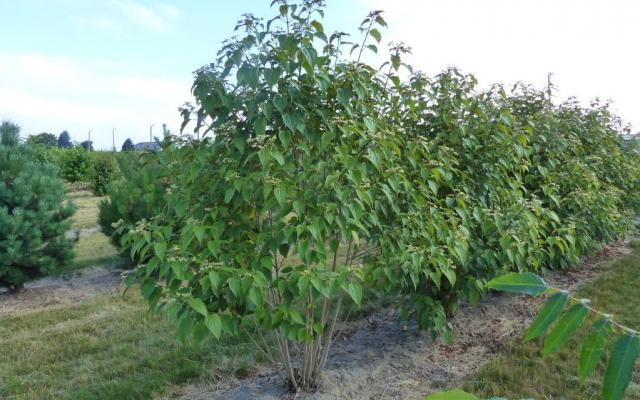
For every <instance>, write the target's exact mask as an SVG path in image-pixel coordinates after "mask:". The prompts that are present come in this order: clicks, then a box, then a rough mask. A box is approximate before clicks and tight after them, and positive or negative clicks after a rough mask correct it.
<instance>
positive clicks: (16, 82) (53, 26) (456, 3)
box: [0, 0, 640, 148]
mask: <svg viewBox="0 0 640 400" xmlns="http://www.w3.org/2000/svg"><path fill="white" fill-rule="evenodd" d="M269 2H270V1H269V0H242V1H235V2H228V1H196V0H191V1H177V0H166V1H163V2H159V1H152V0H105V1H102V0H86V1H80V0H51V1H43V0H23V1H19V2H17V1H13V0H0V15H2V16H3V23H2V24H1V25H0V119H6V118H10V119H12V120H15V121H16V122H18V123H19V124H20V125H22V127H23V133H24V134H29V133H38V132H43V131H46V132H53V133H55V134H58V133H59V132H60V131H62V130H63V129H68V130H69V131H70V132H71V133H72V136H73V138H74V139H75V140H78V141H80V140H84V139H85V138H86V134H87V131H88V130H89V129H92V130H93V138H94V140H95V141H96V144H97V147H99V148H110V147H111V129H112V128H116V129H117V131H116V132H117V133H116V136H117V138H116V146H117V147H118V148H119V147H120V145H121V143H122V141H123V140H124V139H125V138H126V137H131V138H133V139H134V141H136V142H137V141H144V140H148V132H149V125H150V124H152V123H153V124H155V126H156V128H155V129H156V131H155V133H156V134H157V133H159V132H160V126H161V124H162V123H163V122H166V123H168V125H169V127H170V128H171V129H173V130H177V128H178V126H179V121H180V117H179V114H178V111H177V107H178V106H179V105H180V104H182V103H183V102H184V101H185V100H187V99H188V98H189V89H190V86H191V78H192V76H191V72H192V71H193V70H195V69H196V68H198V67H199V66H201V65H203V64H205V63H207V62H209V61H211V60H212V59H213V57H214V55H215V52H216V50H217V49H218V48H219V47H220V42H221V41H222V40H223V39H224V38H226V37H228V36H230V35H231V34H232V31H233V26H234V22H235V21H236V19H237V18H238V17H239V16H240V14H241V13H243V12H247V11H252V12H254V13H255V14H257V15H261V16H269V15H271V14H272V11H269V8H268V3H269ZM327 3H328V8H327V21H326V23H325V26H329V27H331V28H333V29H340V30H347V31H351V32H353V31H354V28H355V27H356V26H357V25H358V24H359V22H360V20H361V19H362V16H363V15H364V14H365V13H366V12H367V11H369V10H372V9H382V10H384V11H385V18H386V20H387V22H388V23H389V29H388V31H387V32H383V36H384V38H383V40H384V42H388V41H390V40H393V41H404V42H406V43H407V44H409V45H410V46H411V47H412V48H413V56H412V57H411V59H410V62H411V64H412V65H414V67H416V68H418V69H421V70H423V71H425V72H427V73H428V74H436V73H438V72H439V71H441V70H443V69H444V68H446V67H447V66H457V67H459V68H461V69H462V70H463V71H464V72H470V73H473V74H475V75H476V77H477V78H478V79H479V80H480V84H481V85H483V86H488V85H489V84H491V83H495V82H501V83H513V82H515V81H518V80H522V81H525V82H527V83H533V84H535V85H536V86H538V87H543V86H544V85H545V84H546V79H547V73H549V72H552V73H553V74H554V76H553V82H554V84H555V85H556V86H557V88H558V89H559V90H558V93H557V94H558V97H561V98H566V97H568V96H578V97H579V98H581V99H583V100H586V101H588V100H589V99H591V98H594V97H600V98H602V99H612V100H613V101H614V109H615V110H616V111H617V112H618V113H619V114H620V116H621V117H622V118H623V119H624V120H625V121H628V122H630V123H632V124H633V126H634V131H637V130H638V129H640V110H639V108H638V100H637V98H638V93H640V76H639V75H638V73H639V72H640V57H639V56H638V53H639V51H640V45H639V43H638V42H639V39H640V32H639V30H640V1H635V0H608V1H605V0H581V1H578V0H555V1H551V0H509V1H507V0H328V1H327Z"/></svg>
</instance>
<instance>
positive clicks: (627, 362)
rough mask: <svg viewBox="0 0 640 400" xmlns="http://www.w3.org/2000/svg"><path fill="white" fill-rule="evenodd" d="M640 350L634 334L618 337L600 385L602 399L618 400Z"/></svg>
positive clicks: (624, 388) (626, 384)
mask: <svg viewBox="0 0 640 400" xmlns="http://www.w3.org/2000/svg"><path fill="white" fill-rule="evenodd" d="M638 352H640V340H639V339H638V337H637V336H635V335H633V336H632V335H625V336H623V337H621V338H620V339H618V341H617V342H616V344H615V345H614V346H613V351H612V352H611V356H610V357H609V363H608V364H607V371H606V372H605V375H604V384H603V386H602V399H603V400H620V399H622V396H623V395H624V391H625V390H626V389H627V386H628V385H629V382H630V381H631V374H632V372H633V366H634V364H635V362H636V359H637V358H638Z"/></svg>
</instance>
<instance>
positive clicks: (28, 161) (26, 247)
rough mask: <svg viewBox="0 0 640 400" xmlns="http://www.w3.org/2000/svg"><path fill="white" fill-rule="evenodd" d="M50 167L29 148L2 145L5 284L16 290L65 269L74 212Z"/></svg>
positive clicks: (0, 274) (0, 251) (1, 276)
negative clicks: (40, 277)
mask: <svg viewBox="0 0 640 400" xmlns="http://www.w3.org/2000/svg"><path fill="white" fill-rule="evenodd" d="M64 198H65V188H64V184H63V182H62V180H61V179H59V178H58V177H57V176H56V172H55V168H54V167H53V166H52V165H51V164H47V163H41V162H39V161H37V159H36V157H35V154H34V152H33V151H32V149H30V148H29V147H27V146H25V145H12V146H6V145H0V284H2V285H7V286H9V287H12V288H19V287H21V286H22V285H23V284H24V282H26V281H28V280H30V279H33V278H36V277H38V276H42V275H45V274H48V273H51V272H54V271H57V270H60V269H62V268H63V267H64V266H65V264H67V263H68V262H69V261H71V259H72V258H73V243H72V242H71V241H69V240H67V239H66V238H65V233H66V232H67V230H68V229H69V227H70V225H71V220H70V217H71V216H72V215H73V212H74V207H73V206H72V205H71V204H69V203H65V200H64Z"/></svg>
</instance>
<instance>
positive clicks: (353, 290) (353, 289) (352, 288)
mask: <svg viewBox="0 0 640 400" xmlns="http://www.w3.org/2000/svg"><path fill="white" fill-rule="evenodd" d="M345 291H346V292H347V293H349V296H351V299H352V300H353V302H354V303H356V304H357V305H360V303H361V302H362V286H360V285H358V284H357V283H353V282H349V284H348V285H347V286H346V288H345Z"/></svg>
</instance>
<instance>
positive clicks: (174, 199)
mask: <svg viewBox="0 0 640 400" xmlns="http://www.w3.org/2000/svg"><path fill="white" fill-rule="evenodd" d="M322 3H323V2H321V1H303V2H301V3H299V4H298V3H295V4H294V3H290V2H287V1H284V0H275V1H273V3H272V6H273V7H274V10H275V15H274V16H273V18H270V19H266V20H265V19H261V18H257V17H254V16H252V15H246V16H244V17H243V18H242V19H241V20H240V21H239V22H238V24H237V27H236V30H237V31H238V32H237V33H238V37H234V38H233V39H230V40H229V41H226V42H225V43H224V45H223V47H222V48H221V49H220V52H219V53H218V57H217V58H216V59H215V60H214V61H213V62H212V63H211V64H209V65H206V66H204V67H202V68H201V69H199V70H198V71H197V72H196V74H195V79H194V84H193V87H192V92H193V95H194V97H195V104H189V105H186V106H185V107H183V108H182V115H183V117H184V124H183V130H184V132H185V133H186V132H187V131H188V130H189V129H190V128H194V132H193V133H194V135H193V136H195V137H193V136H187V135H185V136H184V137H175V136H169V137H167V139H166V140H165V142H164V146H163V150H162V151H161V152H159V153H157V154H148V155H145V156H143V161H142V168H145V167H144V165H145V164H148V165H150V166H154V168H158V167H159V169H157V170H158V171H161V172H160V174H159V175H158V174H153V176H154V177H155V178H156V179H157V181H159V182H162V183H163V185H164V186H163V188H162V190H163V191H162V193H163V195H162V196H160V197H159V200H160V201H161V202H162V204H161V205H158V204H156V203H155V202H154V203H153V210H154V212H153V214H152V215H153V216H152V217H150V218H146V219H141V220H137V221H133V220H132V216H131V215H128V216H123V217H122V218H120V219H121V220H122V222H121V223H120V225H119V227H118V228H117V229H116V231H115V234H116V235H118V236H120V237H121V239H120V241H119V242H120V244H121V245H123V246H124V247H125V248H126V249H127V250H128V252H129V253H130V254H131V255H132V256H133V258H134V260H136V261H137V262H139V264H140V265H139V266H138V267H137V268H136V269H135V270H134V271H133V273H132V274H131V275H130V276H129V282H130V283H134V282H138V283H139V285H140V289H141V291H142V294H143V296H144V297H145V299H146V300H147V302H148V303H149V304H150V306H151V308H152V309H153V310H154V311H157V312H166V314H167V315H168V316H169V318H170V319H171V320H173V321H175V322H176V325H177V333H178V335H179V337H180V338H182V339H184V340H186V339H187V338H188V337H193V338H194V339H196V340H197V341H199V340H204V339H205V338H206V337H207V336H208V335H213V336H215V337H216V338H218V337H225V336H236V335H238V334H240V332H241V331H242V330H244V329H246V328H247V327H252V329H253V331H255V332H257V334H256V336H255V338H254V339H255V342H256V343H258V344H259V343H261V342H262V341H263V337H262V336H261V332H273V333H274V334H275V336H276V338H277V344H278V352H277V354H270V356H273V357H274V358H280V360H281V361H282V363H283V364H284V365H285V368H286V371H287V376H288V384H289V385H290V386H291V387H292V388H293V389H294V390H298V389H309V388H313V387H315V386H316V385H317V383H318V381H319V376H320V372H321V370H322V368H323V367H324V365H325V364H326V362H327V359H328V357H329V349H330V347H331V344H332V342H333V340H334V335H335V327H336V325H337V324H338V322H339V318H340V316H341V315H344V313H343V312H342V310H344V309H345V308H347V309H348V308H351V307H358V306H360V305H361V304H363V303H366V302H368V301H370V299H367V298H365V297H364V293H365V292H367V291H365V290H364V289H365V288H366V287H370V288H373V289H376V291H378V292H382V293H385V294H389V295H393V296H395V297H397V298H398V299H399V301H398V307H399V310H400V315H401V317H402V318H403V319H413V320H415V321H416V322H417V324H418V326H419V327H420V328H422V329H425V330H428V331H430V332H431V333H432V334H433V335H434V336H436V335H439V334H444V335H445V337H449V336H450V333H451V325H450V323H449V322H448V318H449V317H450V316H451V315H452V314H454V313H455V311H456V309H457V307H458V305H459V304H460V302H461V301H463V300H466V299H469V300H472V301H477V300H478V299H479V297H480V295H481V293H482V292H483V290H485V283H486V282H487V281H488V280H490V279H492V278H494V277H495V276H498V275H501V274H503V273H505V272H509V271H517V272H527V271H536V272H538V271H543V270H546V269H551V268H566V267H570V266H573V265H576V264H577V262H578V261H579V260H580V258H581V257H582V256H585V255H588V254H590V253H591V252H593V251H594V250H596V249H597V248H599V246H600V245H601V244H602V243H606V242H610V241H613V240H617V239H619V238H622V237H624V236H625V235H626V234H627V233H628V232H629V230H630V229H631V228H632V226H633V224H632V221H633V216H634V215H635V214H636V213H637V212H638V210H640V196H639V193H640V156H639V155H638V154H637V153H636V152H635V150H634V148H633V146H627V145H626V144H624V143H623V142H622V140H621V137H620V134H621V133H623V132H625V128H624V125H623V123H622V122H621V121H620V120H619V119H618V118H617V117H616V116H615V115H613V114H612V113H611V112H610V111H609V109H608V108H607V105H602V104H599V103H597V102H594V103H593V104H592V105H591V106H589V107H583V106H581V105H580V103H579V102H578V101H577V100H569V101H566V102H563V103H559V104H556V103H552V102H551V101H550V98H549V95H548V92H547V91H539V90H535V89H532V88H531V87H529V86H525V85H518V86H516V87H515V88H514V89H513V90H512V91H507V90H506V89H505V88H503V87H502V86H500V85H496V86H492V87H491V88H489V89H487V90H480V89H479V88H478V87H477V82H476V80H475V78H474V77H473V76H471V75H465V74H462V73H461V72H459V71H458V70H456V69H449V70H446V71H444V72H443V73H441V74H439V75H437V76H435V77H433V78H429V77H426V76H425V75H424V74H422V73H420V72H418V71H414V70H413V69H412V68H411V66H409V65H407V64H406V63H405V62H404V61H403V56H404V55H405V54H406V53H408V52H409V51H410V49H409V48H408V47H406V46H405V45H402V44H400V45H394V46H391V48H389V49H388V50H387V54H386V57H385V58H387V59H388V61H386V62H385V63H383V65H381V66H377V65H376V66H372V65H369V64H368V63H367V62H366V60H367V53H368V52H376V53H377V52H380V53H382V52H383V50H384V47H382V46H381V45H380V41H381V40H382V32H381V31H382V30H383V29H384V28H385V27H386V22H385V20H384V18H383V17H382V13H381V12H380V11H375V12H372V13H370V14H369V15H367V16H366V18H365V19H364V20H363V21H362V23H361V25H360V27H359V29H360V31H361V32H362V38H361V39H358V40H354V39H353V38H349V37H348V36H347V35H346V34H344V33H341V32H335V33H329V32H325V28H324V26H323V22H322V21H323V18H324V9H323V5H322ZM403 76H406V77H407V78H406V79H403V78H402V77H403ZM549 91H551V88H549ZM144 159H146V160H147V161H144ZM149 176H151V174H149ZM123 190H125V191H126V187H123ZM119 198H120V199H121V200H114V199H112V202H113V201H115V202H114V203H113V209H114V210H116V211H117V210H126V209H127V205H126V204H118V202H119V201H123V202H124V201H126V200H127V199H126V196H121V197H119ZM138 215H142V214H138ZM116 217H117V216H116ZM503 285H504V288H505V289H507V290H510V291H516V292H517V291H525V292H526V293H529V294H532V295H539V294H540V293H542V292H544V291H546V290H547V289H546V285H545V284H544V283H543V282H542V283H541V282H533V281H522V282H511V283H509V282H506V283H503ZM572 305H573V304H572ZM585 307H586V305H585ZM550 314H551V315H550V316H553V313H552V312H551V311H550ZM583 314H584V311H583V310H582V309H581V308H576V309H575V311H574V312H573V313H572V314H571V316H570V318H569V321H570V322H572V325H570V326H569V329H563V330H558V331H555V333H554V334H553V335H550V337H552V340H551V341H550V342H549V344H548V347H547V348H548V352H553V351H555V348H556V347H558V346H559V345H562V344H563V343H564V342H565V341H566V338H567V337H570V336H571V333H572V329H573V326H575V325H578V323H579V322H580V321H581V320H582V318H583ZM255 328H257V329H255ZM542 328H545V327H544V324H543V323H542V322H540V324H539V328H537V329H542ZM554 329H555V328H554ZM542 330H544V329H542ZM263 347H266V346H263ZM294 347H299V348H300V349H301V350H300V353H299V354H300V357H295V352H294V351H293V350H292V349H293V348H294ZM264 350H265V352H268V351H269V349H266V348H265V349H264ZM594 355H596V354H591V356H594ZM586 370H588V368H587V369H585V371H586ZM622 375H623V374H620V376H622Z"/></svg>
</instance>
